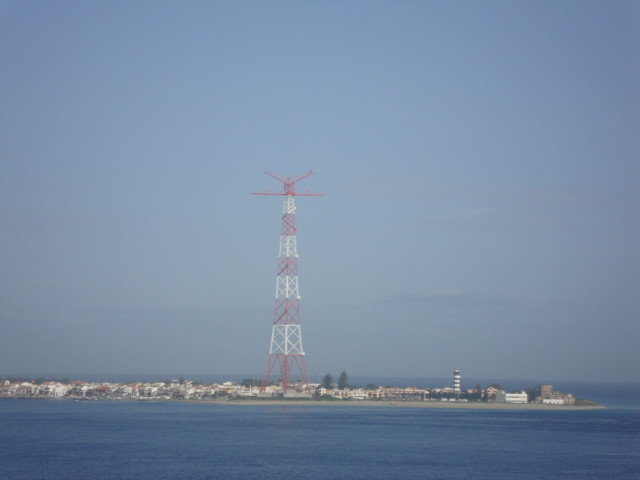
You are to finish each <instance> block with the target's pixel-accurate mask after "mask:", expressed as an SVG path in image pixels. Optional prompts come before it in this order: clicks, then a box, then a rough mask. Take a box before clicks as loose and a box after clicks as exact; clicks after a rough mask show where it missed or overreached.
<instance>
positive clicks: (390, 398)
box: [0, 375, 602, 408]
mask: <svg viewBox="0 0 640 480" xmlns="http://www.w3.org/2000/svg"><path fill="white" fill-rule="evenodd" d="M329 380H331V379H330V378H327V377H325V382H324V383H320V384H308V385H302V384H300V383H297V384H295V385H292V386H291V387H290V389H288V390H287V392H284V391H283V389H282V386H281V385H277V384H271V385H267V386H266V387H265V388H263V389H262V388H260V386H259V385H258V384H257V382H256V381H255V380H251V379H245V380H243V381H242V382H240V383H236V382H231V381H228V382H222V383H212V384H203V383H200V382H196V381H192V380H185V379H184V378H182V377H181V378H179V379H174V380H165V381H159V382H134V383H111V382H88V381H83V380H69V379H67V378H62V379H53V378H52V379H47V378H43V377H41V378H36V379H29V378H18V377H7V378H4V379H0V398H21V399H26V398H33V399H72V400H78V401H88V400H141V401H145V400H151V401H153V400H156V401H160V400H172V401H190V402H199V403H200V402H207V403H216V404H220V403H229V404H249V403H250V404H276V403H277V404H284V403H287V404H290V403H294V402H295V403H296V404H314V405H329V404H332V405H347V404H349V405H367V406H370V405H371V406H372V405H396V406H415V407H417V406H430V407H454V408H455V407H458V408H491V407H499V408H522V407H525V408H567V407H578V408H581V407H586V408H602V407H599V406H598V405H597V404H596V403H594V402H592V401H590V400H583V399H578V398H575V397H574V396H573V395H572V394H570V393H563V392H557V391H554V390H553V387H552V385H538V386H536V387H533V388H531V389H527V390H522V391H520V392H507V391H505V390H504V389H503V388H502V387H501V386H500V385H498V384H491V385H488V386H487V387H481V386H480V385H476V386H475V387H474V388H469V389H466V390H462V389H460V388H459V387H458V388H452V387H440V388H438V387H436V388H427V389H425V388H417V387H406V388H401V387H395V386H392V385H385V386H378V385H373V384H368V385H366V386H362V387H360V386H350V385H348V384H346V382H345V380H346V375H345V378H341V379H340V380H342V381H341V382H338V383H336V384H334V383H332V382H331V381H329Z"/></svg>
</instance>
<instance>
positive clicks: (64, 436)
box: [0, 384, 640, 480]
mask: <svg viewBox="0 0 640 480" xmlns="http://www.w3.org/2000/svg"><path fill="white" fill-rule="evenodd" d="M576 386H577V385H576ZM582 389H583V390H585V391H587V392H588V391H589V389H591V393H592V394H591V395H589V396H587V395H584V393H582V394H580V393H581V392H577V391H575V392H572V391H571V390H570V389H568V388H567V389H566V391H568V392H570V393H576V394H577V395H578V396H579V397H581V396H582V397H587V398H589V397H591V399H592V400H595V401H597V402H599V403H601V404H603V405H606V406H608V407H609V408H608V409H606V410H584V411H570V410H567V411H562V410H549V411H540V410H531V411H518V410H490V411H487V410H464V409H428V408H381V407H361V408H354V407H350V406H333V405H332V406H303V405H290V406H289V405H285V406H275V405H264V406H263V405H258V406H248V405H202V404H192V403H186V402H185V403H181V402H138V401H90V402H77V401H70V400H14V399H0V478H1V479H33V480H35V479H38V480H46V479H56V480H57V479H68V480H76V479H77V480H80V479H82V480H85V479H104V480H106V479H136V480H146V479H149V480H151V479H190V480H198V479H252V478H261V479H267V480H269V479H283V478H294V479H353V480H356V479H367V480H378V479H380V480H383V479H384V480H388V479H394V478H420V479H423V478H424V479H465V480H468V479H478V478H500V479H502V478H505V479H541V478H545V479H548V478H558V479H571V478H574V479H584V478H593V479H605V478H606V479H633V480H637V479H638V478H640V404H639V403H638V393H639V390H640V388H639V386H638V385H637V384H632V385H624V384H611V385H608V384H582ZM558 390H560V388H558ZM598 392H599V393H598Z"/></svg>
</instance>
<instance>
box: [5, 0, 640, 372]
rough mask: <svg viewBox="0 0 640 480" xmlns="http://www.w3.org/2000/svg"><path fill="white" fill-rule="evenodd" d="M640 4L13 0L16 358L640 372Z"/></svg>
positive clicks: (9, 176) (31, 362) (8, 14)
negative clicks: (289, 265) (290, 355)
mask: <svg viewBox="0 0 640 480" xmlns="http://www.w3.org/2000/svg"><path fill="white" fill-rule="evenodd" d="M639 22H640V2H638V1H617V2H608V1H572V0H567V1H562V2H558V1H535V2H534V1H531V2H526V1H406V0H405V1H366V2H365V1H349V2H339V1H317V2H294V1H271V2H257V1H255V2H252V1H240V2H232V1H218V2H202V1H180V2H178V1H136V2H128V1H111V2H85V1H67V0H62V1H58V2H46V1H24V0H20V1H14V0H11V1H7V0H2V1H0V59H1V61H2V65H3V67H2V70H1V74H0V82H1V83H0V101H1V104H2V108H1V113H0V227H1V230H0V231H1V237H0V238H1V245H2V248H1V249H0V374H23V373H33V374H54V373H59V372H64V373H67V374H77V375H79V376H81V374H82V373H174V374H189V373H193V374H204V373H243V374H249V375H256V376H260V375H261V374H262V372H263V370H264V367H265V364H266V360H267V354H268V348H269V340H270V335H271V323H272V321H273V318H272V315H273V301H274V300H273V295H274V290H275V273H276V266H277V255H278V243H279V232H280V215H281V208H282V207H281V200H282V198H281V197H273V196H271V197H270V196H255V195H252V192H260V191H266V190H270V189H278V188H280V187H281V186H280V185H279V184H278V182H276V181H275V180H274V179H273V178H271V177H269V176H267V175H265V174H264V172H265V171H270V172H274V173H276V174H279V175H284V176H293V175H297V174H301V173H305V172H307V171H309V170H313V171H314V175H312V176H310V177H309V178H306V179H304V180H303V181H301V182H300V183H299V184H298V188H299V190H311V191H315V192H320V193H325V194H326V196H325V197H298V198H297V207H298V210H297V225H298V250H299V253H300V258H299V270H300V291H301V295H302V300H301V312H302V313H301V319H302V333H303V339H304V349H305V352H306V362H307V367H308V370H309V374H310V376H311V377H312V378H315V377H316V376H317V375H322V374H325V373H327V372H331V373H333V375H334V376H337V375H338V374H339V373H340V372H341V371H343V370H346V371H347V372H348V373H349V375H368V376H407V377H408V376H412V377H447V376H449V375H450V374H451V371H452V370H453V369H454V368H459V369H460V370H461V371H462V376H463V378H465V377H466V378H470V377H476V378H496V379H501V378H506V379H508V378H513V379H543V380H547V381H552V380H556V379H560V380H585V381H592V380H593V381H631V382H639V381H640V368H639V367H640V353H639V350H640V349H638V343H639V340H640V327H639V323H640V322H639V320H640V300H639V296H640V295H639V294H640V255H639V250H638V245H639V244H640V243H639V239H640V221H639V220H640V214H639V208H638V207H639V206H640V194H639V193H638V185H639V183H640V182H639V181H640V167H639V161H638V160H639V154H640V82H639V81H638V78H640V30H639V29H638V24H639Z"/></svg>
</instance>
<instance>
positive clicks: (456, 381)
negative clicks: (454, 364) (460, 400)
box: [453, 368, 460, 395]
mask: <svg viewBox="0 0 640 480" xmlns="http://www.w3.org/2000/svg"><path fill="white" fill-rule="evenodd" d="M453 393H455V394H456V395H460V370H458V369H457V368H456V369H455V370H454V371H453Z"/></svg>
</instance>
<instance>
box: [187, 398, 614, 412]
mask: <svg viewBox="0 0 640 480" xmlns="http://www.w3.org/2000/svg"><path fill="white" fill-rule="evenodd" d="M179 401H187V402H190V403H201V404H209V405H229V406H243V405H252V406H256V405H262V406H300V407H387V408H462V409H472V410H473V409H475V410H565V411H568V410H599V409H604V408H607V407H603V406H601V405H586V406H574V405H542V404H539V403H524V404H523V403H520V404H519V403H475V402H474V403H464V402H459V403H458V402H392V401H387V400H384V401H375V400H348V401H344V400H337V401H317V400H179Z"/></svg>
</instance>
